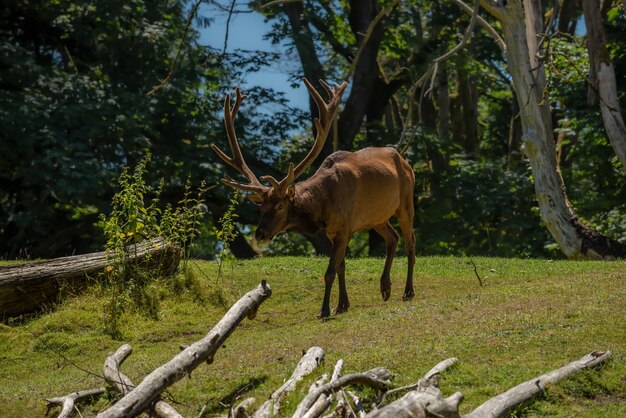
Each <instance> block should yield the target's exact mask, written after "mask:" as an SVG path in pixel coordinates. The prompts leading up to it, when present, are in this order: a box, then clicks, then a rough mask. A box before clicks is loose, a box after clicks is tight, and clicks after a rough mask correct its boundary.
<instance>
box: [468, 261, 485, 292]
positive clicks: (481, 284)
mask: <svg viewBox="0 0 626 418" xmlns="http://www.w3.org/2000/svg"><path fill="white" fill-rule="evenodd" d="M470 263H472V266H474V274H475V275H476V278H477V279H478V283H479V284H480V287H483V279H481V278H480V276H479V275H478V268H477V267H476V264H475V263H474V260H472V259H471V258H470Z"/></svg>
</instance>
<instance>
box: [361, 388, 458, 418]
mask: <svg viewBox="0 0 626 418" xmlns="http://www.w3.org/2000/svg"><path fill="white" fill-rule="evenodd" d="M462 400H463V395H461V393H459V392H457V393H455V394H454V395H452V396H450V397H448V398H444V397H443V395H442V394H441V391H440V390H439V388H437V387H435V386H433V385H428V386H425V387H422V386H420V387H419V388H417V389H416V390H412V391H410V392H409V393H407V394H406V395H404V396H403V397H402V398H400V399H398V400H396V401H394V402H392V403H390V404H389V405H386V406H384V407H382V408H380V409H376V410H374V411H372V412H370V413H369V414H367V415H366V416H365V417H366V418H418V417H419V418H422V417H431V416H435V417H445V418H460V417H461V415H460V414H459V404H460V403H461V401H462Z"/></svg>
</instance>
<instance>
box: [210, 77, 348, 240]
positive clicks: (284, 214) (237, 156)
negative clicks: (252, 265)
mask: <svg viewBox="0 0 626 418" xmlns="http://www.w3.org/2000/svg"><path fill="white" fill-rule="evenodd" d="M303 81H304V84H305V85H306V87H307V89H308V91H309V94H311V97H312V98H313V100H314V101H315V103H316V105H317V108H318V110H319V117H317V118H315V119H314V124H315V128H316V132H317V135H316V137H315V141H314V143H313V146H312V147H311V150H310V151H309V153H308V154H307V155H306V157H304V159H303V160H302V161H301V162H300V163H299V164H298V165H297V166H295V167H294V164H293V163H290V164H289V170H288V172H287V175H286V176H285V178H283V179H282V180H280V181H278V180H276V179H275V178H274V177H272V176H261V177H260V180H259V179H258V178H257V177H256V176H255V175H254V173H253V172H252V170H250V168H249V167H248V165H247V164H246V162H245V160H244V159H243V156H242V154H241V149H240V148H239V142H238V140H237V136H236V135H235V126H234V123H233V121H234V118H235V116H236V115H237V111H238V110H239V106H240V105H241V102H242V101H243V99H245V97H246V96H243V95H242V94H241V90H240V89H239V88H237V90H236V99H235V104H234V105H233V107H232V108H231V105H230V95H226V99H225V101H224V125H225V126H226V134H227V136H228V142H229V144H230V149H231V151H232V154H233V156H232V157H229V156H228V155H226V154H225V153H224V152H223V151H222V150H221V149H219V148H218V147H217V146H216V145H211V147H212V148H213V150H214V151H215V153H216V154H217V155H218V156H219V157H220V158H221V159H222V160H223V161H224V162H225V163H227V164H228V165H230V166H231V167H233V168H234V169H235V170H237V171H238V172H239V173H241V174H242V175H243V176H245V177H246V179H247V180H248V182H247V183H242V182H239V181H236V180H233V179H232V178H230V177H229V176H227V175H225V176H224V178H223V179H222V183H224V184H225V185H227V186H230V187H232V188H234V189H237V190H242V191H245V192H249V193H250V194H249V195H248V198H249V199H250V200H251V201H253V202H254V203H256V204H258V205H260V207H261V220H260V221H259V225H258V226H257V229H256V233H255V237H256V239H257V240H259V241H269V240H271V239H272V238H273V237H274V236H275V235H276V234H279V233H281V232H283V231H285V230H286V229H287V228H288V227H289V212H290V209H291V207H292V204H293V199H294V196H295V194H296V188H295V185H294V182H295V180H296V179H297V178H298V177H299V176H300V175H301V174H302V173H303V172H304V171H305V170H306V169H307V168H308V167H309V166H310V165H311V163H313V161H314V160H315V158H317V156H318V155H319V153H320V152H321V151H322V148H323V147H324V143H325V142H326V138H327V137H328V133H329V132H330V128H331V126H332V122H333V119H334V117H335V114H336V113H337V108H338V107H339V102H340V100H341V95H342V93H343V91H344V90H345V88H346V86H347V85H348V84H347V83H346V82H345V81H344V82H343V83H342V84H341V85H340V86H338V87H335V88H331V87H330V86H329V85H328V84H326V83H325V82H324V81H322V80H320V84H321V85H322V87H323V88H324V90H325V91H326V93H328V96H329V100H328V102H326V101H324V99H323V98H322V96H321V95H320V94H319V92H318V91H317V90H315V88H314V87H313V86H312V85H311V83H310V82H309V81H308V80H307V79H303ZM261 182H265V183H269V184H268V185H265V184H262V183H261Z"/></svg>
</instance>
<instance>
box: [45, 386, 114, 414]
mask: <svg viewBox="0 0 626 418" xmlns="http://www.w3.org/2000/svg"><path fill="white" fill-rule="evenodd" d="M105 392H106V389H105V388H104V387H99V388H95V389H88V390H81V391H78V392H73V393H70V394H69V395H65V396H58V397H56V398H51V399H46V401H47V402H48V411H50V408H52V407H53V406H55V405H61V406H62V407H63V409H61V412H60V413H59V415H58V416H57V418H69V417H70V416H71V415H72V411H73V410H74V408H75V407H76V402H78V401H80V400H82V399H85V398H92V397H94V396H99V395H102V394H104V393H105ZM46 415H48V414H47V413H46Z"/></svg>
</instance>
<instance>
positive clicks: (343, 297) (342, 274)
mask: <svg viewBox="0 0 626 418" xmlns="http://www.w3.org/2000/svg"><path fill="white" fill-rule="evenodd" d="M337 277H338V278H339V302H338V303H337V309H335V314H340V313H343V312H346V311H347V310H348V308H349V307H350V301H349V300H348V290H347V289H346V257H344V258H342V259H341V263H339V270H337Z"/></svg>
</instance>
